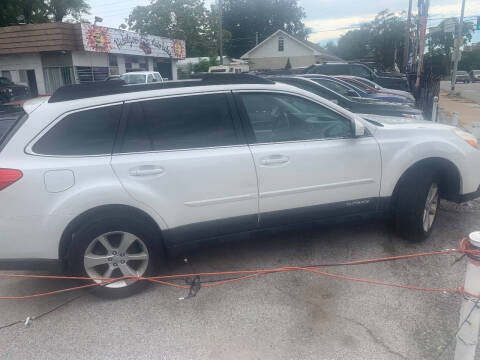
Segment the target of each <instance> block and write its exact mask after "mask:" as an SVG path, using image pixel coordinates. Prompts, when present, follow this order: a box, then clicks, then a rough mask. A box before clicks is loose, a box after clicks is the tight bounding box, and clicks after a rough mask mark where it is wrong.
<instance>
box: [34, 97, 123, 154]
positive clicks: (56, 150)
mask: <svg viewBox="0 0 480 360" xmlns="http://www.w3.org/2000/svg"><path fill="white" fill-rule="evenodd" d="M121 111H122V106H121V105H115V106H106V107H101V108H96V109H91V110H84V111H78V112H75V113H73V114H70V115H67V116H66V117H65V118H63V119H62V120H60V122H58V123H57V124H56V125H55V126H54V127H53V128H51V129H50V130H49V131H48V132H47V133H46V134H45V135H43V136H42V138H41V139H40V140H38V141H37V142H36V143H35V145H34V146H33V151H34V152H35V153H37V154H43V155H104V154H111V152H112V148H113V142H114V139H115V133H116V131H117V126H118V122H119V120H120V115H121Z"/></svg>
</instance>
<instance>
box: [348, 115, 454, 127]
mask: <svg viewBox="0 0 480 360" xmlns="http://www.w3.org/2000/svg"><path fill="white" fill-rule="evenodd" d="M357 115H358V116H360V117H361V118H362V119H364V120H367V121H369V122H371V123H374V124H375V123H376V125H380V126H384V125H385V126H388V127H390V126H396V125H408V126H411V127H415V128H425V127H429V128H432V127H433V128H447V127H451V126H450V125H444V124H438V123H433V122H431V121H426V120H423V117H422V116H414V117H412V118H408V117H402V116H383V115H375V114H357Z"/></svg>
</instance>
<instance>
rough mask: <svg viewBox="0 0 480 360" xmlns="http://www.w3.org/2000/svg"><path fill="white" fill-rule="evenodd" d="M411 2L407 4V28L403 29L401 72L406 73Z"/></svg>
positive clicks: (411, 0) (410, 0)
mask: <svg viewBox="0 0 480 360" xmlns="http://www.w3.org/2000/svg"><path fill="white" fill-rule="evenodd" d="M412 2H413V0H409V2H408V16H407V28H406V29H405V40H404V45H403V70H404V71H405V72H406V71H407V63H408V55H409V54H410V22H411V21H412Z"/></svg>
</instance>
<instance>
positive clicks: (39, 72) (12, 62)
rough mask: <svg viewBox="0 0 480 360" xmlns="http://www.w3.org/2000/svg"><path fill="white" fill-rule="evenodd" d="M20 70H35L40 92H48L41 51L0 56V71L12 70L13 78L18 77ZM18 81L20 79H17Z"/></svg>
mask: <svg viewBox="0 0 480 360" xmlns="http://www.w3.org/2000/svg"><path fill="white" fill-rule="evenodd" d="M18 70H34V71H35V80H36V82H37V89H38V93H39V94H46V90H45V80H44V77H43V68H42V60H41V57H40V54H39V53H32V54H15V55H1V56H0V73H1V72H2V71H10V72H12V80H14V81H15V80H16V79H18ZM17 81H18V80H17Z"/></svg>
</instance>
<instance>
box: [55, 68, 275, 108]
mask: <svg viewBox="0 0 480 360" xmlns="http://www.w3.org/2000/svg"><path fill="white" fill-rule="evenodd" d="M228 84H274V82H273V81H271V80H268V79H265V78H263V77H260V76H256V75H251V74H222V73H215V74H203V75H200V76H199V77H198V78H194V79H189V80H180V81H166V82H160V83H151V84H131V85H127V84H126V83H125V82H124V81H123V80H112V81H101V82H92V83H84V84H71V85H66V86H63V87H61V88H59V89H57V90H56V91H55V92H54V93H53V95H52V96H51V97H50V99H49V100H48V102H49V103H56V102H62V101H68V100H77V99H86V98H91V97H97V96H104V95H115V94H126V93H132V92H138V91H150V90H161V89H171V88H179V87H192V86H209V85H228Z"/></svg>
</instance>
